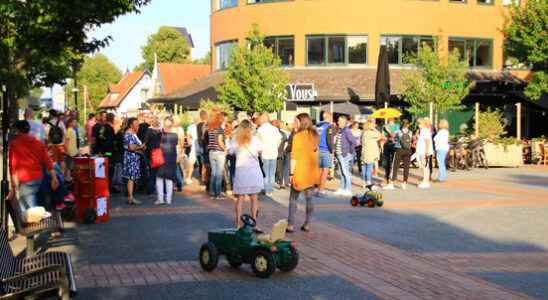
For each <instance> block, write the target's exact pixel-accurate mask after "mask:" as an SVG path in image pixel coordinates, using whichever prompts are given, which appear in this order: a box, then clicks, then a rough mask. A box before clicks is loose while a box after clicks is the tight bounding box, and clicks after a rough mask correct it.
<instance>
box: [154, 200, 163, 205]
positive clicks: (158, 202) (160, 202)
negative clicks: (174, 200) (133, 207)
mask: <svg viewBox="0 0 548 300" xmlns="http://www.w3.org/2000/svg"><path fill="white" fill-rule="evenodd" d="M163 204H164V201H161V200H156V201H154V205H163Z"/></svg>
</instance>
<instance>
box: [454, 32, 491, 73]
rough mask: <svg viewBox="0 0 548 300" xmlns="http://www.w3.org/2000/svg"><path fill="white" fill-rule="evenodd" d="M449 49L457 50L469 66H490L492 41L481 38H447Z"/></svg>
mask: <svg viewBox="0 0 548 300" xmlns="http://www.w3.org/2000/svg"><path fill="white" fill-rule="evenodd" d="M449 51H451V52H452V51H458V52H459V54H460V57H461V59H462V60H463V61H467V62H468V65H469V66H470V67H471V68H476V67H480V68H481V67H491V64H492V57H493V42H492V41H491V40H482V39H462V38H449Z"/></svg>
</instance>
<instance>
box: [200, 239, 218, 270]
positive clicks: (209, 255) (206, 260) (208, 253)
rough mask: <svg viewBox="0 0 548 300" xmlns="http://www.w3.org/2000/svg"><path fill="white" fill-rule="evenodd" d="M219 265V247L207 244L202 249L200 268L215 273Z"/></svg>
mask: <svg viewBox="0 0 548 300" xmlns="http://www.w3.org/2000/svg"><path fill="white" fill-rule="evenodd" d="M217 263H219V253H218V252H217V247H215V244H213V243H211V242H207V243H205V244H203V245H202V247H201V248H200V266H202V269H204V270H205V271H207V272H211V271H213V270H214V269H215V268H216V267H217Z"/></svg>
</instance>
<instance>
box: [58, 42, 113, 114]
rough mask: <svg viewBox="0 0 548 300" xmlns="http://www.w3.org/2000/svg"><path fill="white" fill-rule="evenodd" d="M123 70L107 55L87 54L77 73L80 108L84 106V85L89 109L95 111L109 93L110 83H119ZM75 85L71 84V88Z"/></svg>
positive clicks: (80, 109)
mask: <svg viewBox="0 0 548 300" xmlns="http://www.w3.org/2000/svg"><path fill="white" fill-rule="evenodd" d="M121 78H122V72H121V71H120V70H119V69H118V67H116V65H114V64H113V63H112V62H111V61H110V60H109V59H108V58H107V57H106V56H105V55H103V54H100V53H98V54H95V55H93V56H86V57H85V58H84V63H83V64H82V68H81V69H80V70H79V71H78V72H77V73H76V83H77V84H78V90H79V91H78V110H79V111H82V110H83V107H84V86H85V87H86V89H87V97H88V99H89V100H88V102H87V103H86V105H87V111H94V110H96V109H97V108H98V107H99V103H100V102H101V100H102V99H103V98H104V97H105V96H106V95H107V94H108V86H109V84H110V83H118V81H120V79H121ZM72 87H73V85H72V83H71V84H70V89H69V90H71V89H72Z"/></svg>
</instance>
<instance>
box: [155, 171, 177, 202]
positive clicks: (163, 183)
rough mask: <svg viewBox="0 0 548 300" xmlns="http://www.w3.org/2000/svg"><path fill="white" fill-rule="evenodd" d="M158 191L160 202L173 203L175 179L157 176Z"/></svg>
mask: <svg viewBox="0 0 548 300" xmlns="http://www.w3.org/2000/svg"><path fill="white" fill-rule="evenodd" d="M156 191H157V193H158V202H160V203H167V204H171V200H172V199H173V180H171V179H167V178H161V177H156Z"/></svg>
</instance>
